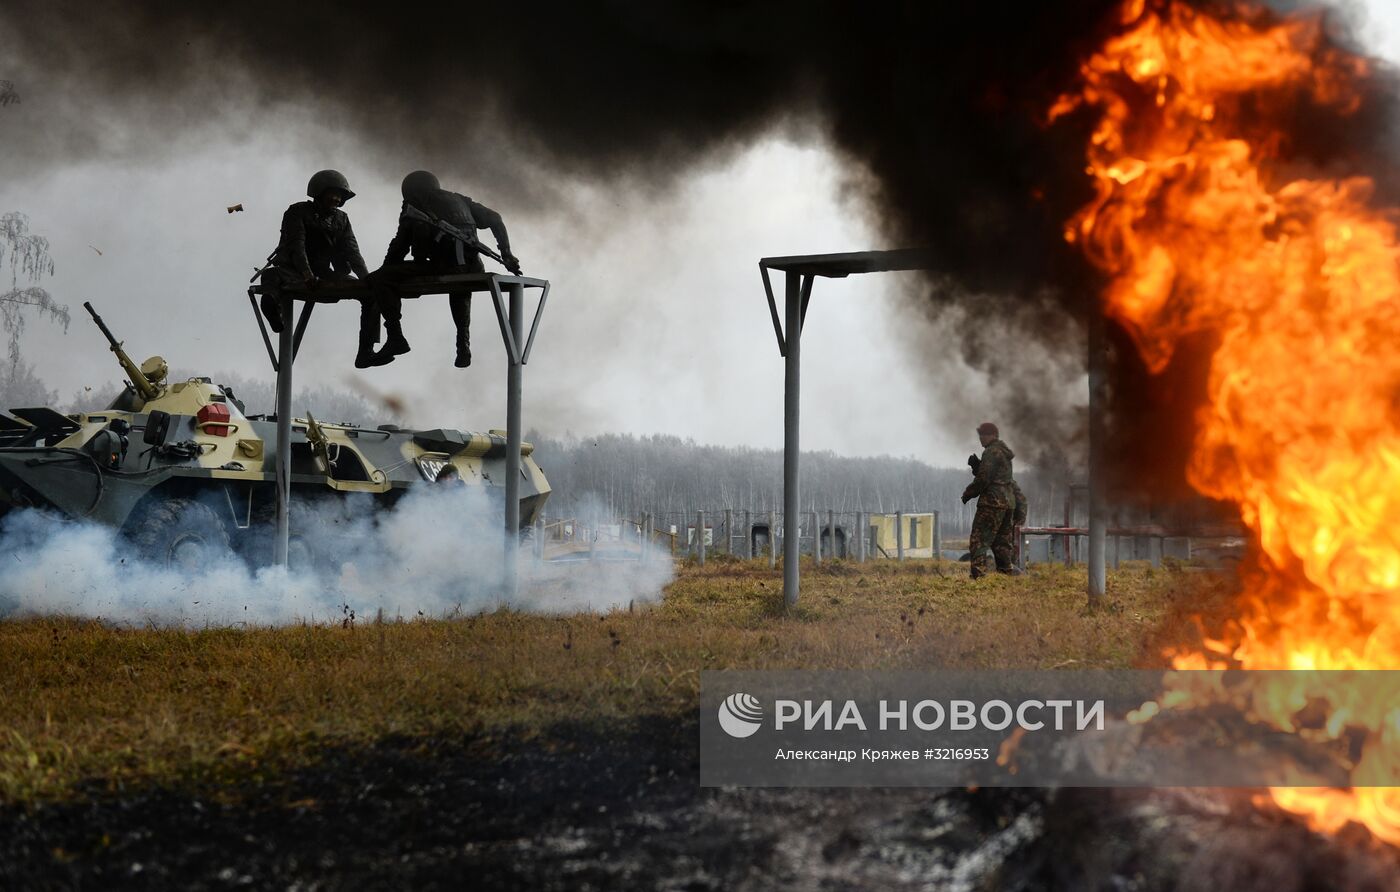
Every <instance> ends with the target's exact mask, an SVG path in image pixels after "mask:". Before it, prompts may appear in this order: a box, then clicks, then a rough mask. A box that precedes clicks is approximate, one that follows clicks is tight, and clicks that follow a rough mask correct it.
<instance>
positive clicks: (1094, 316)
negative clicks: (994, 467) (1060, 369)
mask: <svg viewBox="0 0 1400 892" xmlns="http://www.w3.org/2000/svg"><path fill="white" fill-rule="evenodd" d="M1106 364H1107V357H1106V355H1105V353H1104V323H1103V315H1102V314H1101V313H1100V312H1099V309H1098V307H1097V306H1096V305H1094V304H1091V305H1090V311H1089V603H1090V604H1096V603H1098V602H1099V601H1100V600H1102V599H1103V596H1104V592H1105V591H1106V590H1107V585H1108V574H1107V571H1106V570H1105V568H1104V551H1105V549H1104V544H1105V541H1104V537H1105V536H1106V535H1107V533H1108V518H1107V516H1106V515H1107V513H1108V505H1107V501H1108V500H1107V498H1106V495H1105V482H1104V474H1103V462H1104V436H1105V433H1104V422H1103V416H1104V408H1105V406H1104V402H1105V397H1106V393H1105V382H1106V381H1107V375H1106V374H1105V366H1106Z"/></svg>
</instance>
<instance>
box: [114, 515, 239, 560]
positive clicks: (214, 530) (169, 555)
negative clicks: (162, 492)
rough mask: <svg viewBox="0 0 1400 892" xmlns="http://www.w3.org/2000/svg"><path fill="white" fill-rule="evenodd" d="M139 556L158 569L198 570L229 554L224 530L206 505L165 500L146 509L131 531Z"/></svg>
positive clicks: (217, 518)
mask: <svg viewBox="0 0 1400 892" xmlns="http://www.w3.org/2000/svg"><path fill="white" fill-rule="evenodd" d="M131 540H132V542H133V543H134V544H135V546H136V550H137V551H138V552H139V553H140V555H141V557H142V558H144V559H145V560H147V561H150V562H151V563H153V564H155V565H156V566H158V567H168V568H170V569H172V570H190V571H193V570H198V569H200V568H202V567H203V566H204V565H206V564H207V563H208V562H209V560H210V559H212V558H218V557H223V556H226V555H227V554H228V553H229V540H228V531H227V530H225V529H224V525H223V523H222V522H220V520H219V516H218V515H217V514H215V513H214V511H213V510H212V509H211V508H209V507H208V506H207V505H201V504H200V503H199V502H195V501H193V500H191V499H166V500H165V501H162V502H157V503H155V504H154V505H152V506H151V507H150V509H149V510H148V511H147V512H146V514H145V516H144V517H142V518H141V521H140V523H139V524H138V525H137V526H136V528H135V529H133V530H132V531H131Z"/></svg>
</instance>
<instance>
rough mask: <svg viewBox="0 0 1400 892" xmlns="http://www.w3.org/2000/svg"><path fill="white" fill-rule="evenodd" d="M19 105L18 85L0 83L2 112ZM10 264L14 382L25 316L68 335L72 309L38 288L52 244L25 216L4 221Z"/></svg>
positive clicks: (0, 231) (4, 311)
mask: <svg viewBox="0 0 1400 892" xmlns="http://www.w3.org/2000/svg"><path fill="white" fill-rule="evenodd" d="M18 102H19V94H18V93H16V92H15V85H14V84H12V83H10V82H9V81H0V108H3V107H4V106H7V105H15V104H17V103H18ZM7 262H8V263H9V265H10V290H8V291H5V292H3V293H0V326H3V327H4V329H5V332H6V333H7V334H8V335H9V361H10V370H9V378H10V380H11V381H14V380H16V379H18V378H19V377H20V366H19V338H20V335H21V334H23V333H24V317H25V314H26V313H38V314H39V315H40V316H48V317H49V318H50V319H52V320H53V321H55V322H57V323H59V324H61V325H62V326H63V330H64V331H67V330H68V307H66V306H64V305H63V304H60V303H57V302H55V301H54V299H53V297H52V296H50V294H49V293H48V292H47V291H45V290H44V289H43V288H40V287H39V286H38V282H39V280H40V279H41V278H43V277H44V276H51V275H53V268H54V267H53V258H52V257H50V256H49V240H48V239H46V238H44V237H43V236H41V235H34V234H33V233H31V232H30V231H29V218H28V217H26V216H25V215H24V214H20V213H15V212H11V213H8V214H5V215H4V216H2V217H0V267H3V266H4V265H5V264H6V263H7ZM22 283H23V284H22Z"/></svg>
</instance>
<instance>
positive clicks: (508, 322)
mask: <svg viewBox="0 0 1400 892" xmlns="http://www.w3.org/2000/svg"><path fill="white" fill-rule="evenodd" d="M383 288H392V289H393V290H394V291H395V292H396V293H397V294H398V295H399V296H400V297H403V298H409V299H412V298H418V297H423V296H424V295H429V294H447V293H448V292H453V293H458V294H460V293H462V292H464V291H465V292H470V293H473V294H475V293H476V292H478V291H481V292H487V293H489V294H490V295H491V300H492V305H493V306H494V307H495V310H496V321H497V322H498V323H499V324H500V328H501V341H502V343H504V345H505V348H506V362H507V364H508V366H507V372H506V456H505V463H506V472H505V473H506V487H505V489H506V496H505V502H506V504H505V544H504V548H505V592H504V595H505V597H507V598H513V597H514V596H515V594H516V590H517V586H518V579H517V567H516V554H517V551H518V549H519V547H520V442H521V420H520V416H521V403H522V398H523V385H524V367H525V363H527V362H528V361H529V359H530V351H531V349H532V348H533V347H534V344H535V333H536V332H537V331H538V330H539V326H540V317H541V316H542V315H543V314H544V305H545V301H546V300H548V298H549V281H548V280H547V279H532V278H529V277H527V276H512V275H504V274H499V273H454V274H450V275H441V276H421V277H417V278H412V279H406V280H404V281H402V282H397V283H394V284H393V285H384V284H378V283H371V282H365V281H360V280H358V279H346V280H340V281H332V282H321V283H317V285H316V286H315V287H313V288H293V287H284V288H283V289H281V293H280V298H281V310H282V331H281V332H280V333H279V335H278V346H277V348H276V350H274V349H273V346H272V338H271V337H270V336H269V335H268V331H267V326H266V325H265V324H264V322H263V317H262V313H261V312H260V311H259V310H258V300H257V297H258V295H261V294H262V290H263V289H262V286H261V285H258V284H254V285H253V286H252V287H250V288H249V289H248V300H249V302H250V303H252V305H253V316H254V318H256V319H257V322H258V329H259V330H260V331H261V332H262V338H263V344H264V345H265V346H266V347H267V355H268V358H269V359H270V360H272V368H273V369H274V370H275V371H276V372H277V466H276V470H277V536H276V538H275V540H274V545H273V561H274V563H277V564H280V565H283V566H285V565H286V563H287V546H288V540H289V536H290V532H291V528H290V520H289V518H290V504H291V487H290V480H291V456H292V453H291V438H292V366H293V364H294V363H295V362H296V356H297V352H298V351H299V350H300V349H301V340H302V336H303V335H304V334H305V333H306V326H307V324H308V323H309V322H310V321H311V313H312V311H313V310H314V309H315V308H316V305H317V304H333V303H339V302H340V301H342V300H356V301H358V300H366V299H373V298H374V295H375V294H376V289H383ZM531 288H534V289H538V290H539V292H540V297H539V303H537V304H536V306H535V312H534V316H533V318H532V320H531V322H530V333H529V336H528V337H527V336H526V335H525V325H524V323H525V316H524V314H525V291H526V290H527V289H531ZM297 301H301V302H302V309H301V313H300V314H299V315H297V319H296V325H295V326H293V325H292V317H293V315H294V312H293V310H294V309H295V305H296V302H297ZM282 357H290V358H291V359H290V361H288V362H283V361H282Z"/></svg>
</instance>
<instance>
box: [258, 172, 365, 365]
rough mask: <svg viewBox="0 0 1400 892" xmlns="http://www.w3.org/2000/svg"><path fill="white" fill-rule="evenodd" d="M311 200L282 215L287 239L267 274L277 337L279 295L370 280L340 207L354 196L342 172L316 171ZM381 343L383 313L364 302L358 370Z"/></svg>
mask: <svg viewBox="0 0 1400 892" xmlns="http://www.w3.org/2000/svg"><path fill="white" fill-rule="evenodd" d="M306 194H307V196H308V197H309V198H310V199H311V200H310V201H299V202H297V203H296V204H294V205H292V206H291V207H289V208H287V211H286V213H284V214H283V215H282V237H281V240H280V241H278V243H277V251H276V252H275V253H274V254H273V255H272V262H271V265H269V266H268V267H267V268H266V269H264V270H263V271H262V275H261V282H262V287H263V293H262V301H261V307H262V313H263V316H264V317H266V319H267V324H268V325H269V326H270V327H271V328H272V330H273V331H274V332H279V331H281V330H282V325H283V322H282V309H281V305H280V303H279V300H278V298H279V296H280V294H281V291H282V289H283V288H284V287H287V286H300V287H303V288H314V287H315V286H316V283H317V282H319V281H322V280H324V279H344V278H348V277H349V276H350V274H351V273H354V274H355V276H356V277H357V278H360V279H367V278H369V270H368V269H367V268H366V267H365V259H364V258H363V257H361V256H360V243H359V242H358V241H356V240H355V230H354V229H352V228H351V227H350V217H349V216H348V215H347V214H346V213H345V212H344V211H342V210H341V209H340V208H341V205H343V204H345V202H347V201H349V200H350V199H352V198H354V197H355V193H354V192H352V191H350V182H349V181H348V180H347V179H345V175H344V174H342V173H341V172H340V171H338V170H321V171H317V172H316V173H315V175H313V176H312V177H311V181H310V182H309V183H307V185H306ZM378 342H379V312H378V310H377V309H376V308H375V305H374V300H373V299H372V298H366V299H364V300H361V301H360V346H359V352H358V353H357V354H356V356H355V367H356V368H361V369H362V368H366V367H368V365H369V363H368V360H369V359H370V357H372V356H373V355H374V345H375V344H376V343H378Z"/></svg>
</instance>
